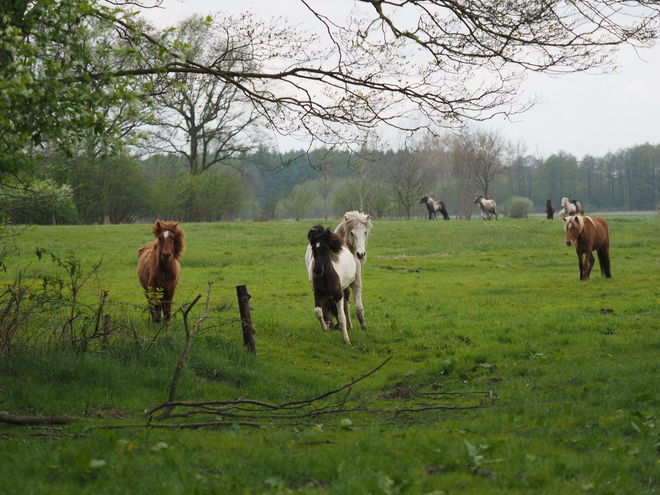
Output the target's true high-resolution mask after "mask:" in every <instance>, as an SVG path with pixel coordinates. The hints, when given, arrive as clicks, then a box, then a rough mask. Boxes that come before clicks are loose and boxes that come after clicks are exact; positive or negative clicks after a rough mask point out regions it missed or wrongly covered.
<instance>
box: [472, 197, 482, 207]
mask: <svg viewBox="0 0 660 495" xmlns="http://www.w3.org/2000/svg"><path fill="white" fill-rule="evenodd" d="M482 199H484V197H483V196H477V197H476V198H474V204H475V205H476V204H477V203H481V200H482Z"/></svg>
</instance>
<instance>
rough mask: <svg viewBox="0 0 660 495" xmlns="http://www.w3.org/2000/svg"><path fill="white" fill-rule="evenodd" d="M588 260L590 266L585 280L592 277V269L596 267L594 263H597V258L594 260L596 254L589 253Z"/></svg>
mask: <svg viewBox="0 0 660 495" xmlns="http://www.w3.org/2000/svg"><path fill="white" fill-rule="evenodd" d="M587 258H588V259H589V266H588V267H587V277H586V278H585V280H589V277H590V276H591V269H592V268H593V267H594V263H595V262H596V258H594V253H593V252H591V251H589V253H588V255H587Z"/></svg>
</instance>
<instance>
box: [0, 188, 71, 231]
mask: <svg viewBox="0 0 660 495" xmlns="http://www.w3.org/2000/svg"><path fill="white" fill-rule="evenodd" d="M0 209H2V211H3V212H4V213H5V214H6V215H7V216H8V217H9V219H10V220H11V222H12V223H14V224H30V223H32V224H36V225H58V224H79V223H80V217H79V215H78V209H77V208H76V205H75V203H74V202H73V191H72V189H71V187H70V186H68V185H63V186H58V185H56V184H55V183H54V182H52V181H50V180H38V179H29V180H26V181H19V180H17V179H7V180H5V181H4V182H3V183H2V185H0Z"/></svg>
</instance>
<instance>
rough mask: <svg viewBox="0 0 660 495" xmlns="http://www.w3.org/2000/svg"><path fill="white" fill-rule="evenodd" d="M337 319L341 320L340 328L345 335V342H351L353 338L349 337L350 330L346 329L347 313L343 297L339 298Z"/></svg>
mask: <svg viewBox="0 0 660 495" xmlns="http://www.w3.org/2000/svg"><path fill="white" fill-rule="evenodd" d="M337 319H338V320H339V329H340V330H341V334H342V335H343V336H344V342H346V343H347V344H350V343H351V340H350V339H349V338H348V331H347V330H346V314H345V313H344V298H343V297H342V298H341V299H340V300H339V303H338V308H337Z"/></svg>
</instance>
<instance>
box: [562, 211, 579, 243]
mask: <svg viewBox="0 0 660 495" xmlns="http://www.w3.org/2000/svg"><path fill="white" fill-rule="evenodd" d="M563 220H564V229H565V230H566V245H567V246H572V245H573V243H574V242H575V241H576V240H577V237H578V236H579V235H580V232H582V228H583V227H584V220H583V219H582V217H580V216H570V217H564V218H563Z"/></svg>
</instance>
